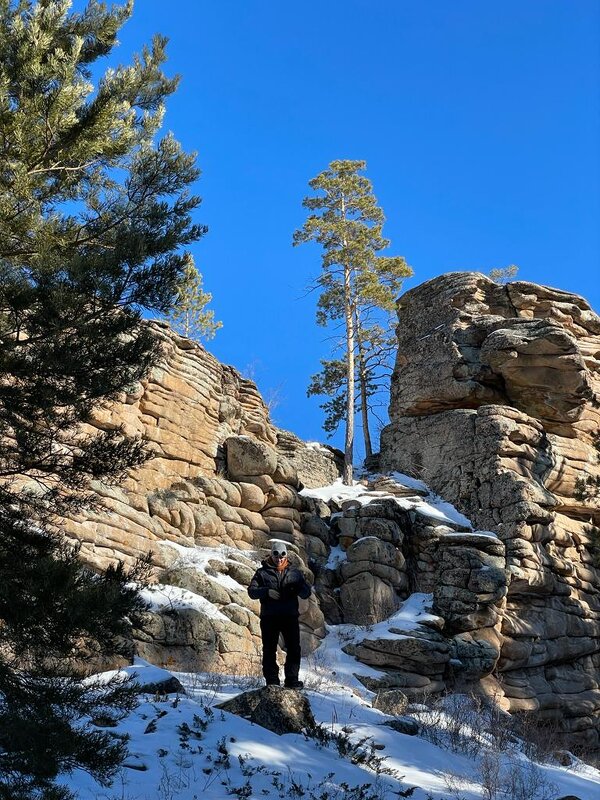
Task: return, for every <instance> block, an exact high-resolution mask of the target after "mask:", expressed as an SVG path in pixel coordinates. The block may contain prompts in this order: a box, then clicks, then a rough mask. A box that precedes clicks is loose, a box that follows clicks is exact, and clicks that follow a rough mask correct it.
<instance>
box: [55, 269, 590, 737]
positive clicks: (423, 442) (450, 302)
mask: <svg viewBox="0 0 600 800" xmlns="http://www.w3.org/2000/svg"><path fill="white" fill-rule="evenodd" d="M401 319H402V322H401V325H400V326H399V329H398V333H399V352H398V361H397V366H396V371H395V377H394V384H393V387H392V405H391V424H390V425H389V426H388V428H386V430H385V431H384V434H383V437H382V453H381V460H382V468H383V469H384V470H385V471H386V473H390V474H386V475H381V474H379V475H375V474H369V475H365V477H364V478H363V479H362V480H361V482H360V483H359V484H357V485H356V486H354V487H350V488H344V487H342V486H341V485H340V484H339V483H338V484H336V485H335V486H333V487H332V486H331V484H333V483H334V481H335V480H336V478H337V476H338V474H339V460H338V454H337V453H336V452H335V451H332V450H331V449H330V448H327V447H323V446H322V445H318V444H315V443H311V444H305V443H303V442H301V441H300V440H299V439H298V438H297V437H296V436H294V435H293V434H291V433H288V432H285V431H281V430H278V429H277V428H276V427H274V426H273V424H272V423H271V421H270V420H269V416H268V412H267V408H266V406H265V404H264V403H263V401H262V399H261V397H260V395H259V393H258V391H257V389H256V387H255V386H254V384H253V383H252V382H250V381H247V380H245V379H243V378H242V377H241V376H240V375H239V374H238V373H237V372H236V371H235V370H234V369H233V368H231V367H227V366H224V365H222V364H220V363H219V362H218V361H217V360H216V359H215V358H214V357H213V356H212V355H210V353H208V352H207V351H206V350H205V349H204V348H203V347H201V346H200V345H198V344H196V343H194V342H192V341H190V340H188V339H185V338H181V337H178V336H176V335H175V334H173V333H172V332H171V331H170V330H169V329H168V328H167V327H166V326H164V325H160V324H154V329H155V332H156V335H157V336H158V337H159V338H160V339H161V341H162V343H163V359H162V361H161V363H160V364H159V365H158V366H157V367H156V368H155V369H154V370H153V371H152V373H151V374H150V375H149V376H148V377H147V379H146V380H144V381H143V382H142V383H141V384H140V385H139V386H137V387H135V388H134V389H133V390H132V391H131V392H130V393H129V394H128V395H124V396H123V397H122V398H120V399H119V401H118V402H116V403H113V404H112V405H110V406H107V407H105V408H102V409H98V410H97V412H96V414H95V416H94V419H93V420H91V423H90V424H93V425H95V426H97V427H100V428H106V427H110V426H118V425H123V426H124V427H125V430H126V431H127V432H129V433H131V434H133V435H137V436H140V437H142V438H143V439H145V440H146V441H147V442H148V443H149V446H151V447H152V448H153V450H154V458H153V459H151V460H150V461H148V462H147V463H146V464H145V465H144V466H143V467H141V468H140V469H137V470H135V471H134V472H132V473H131V474H130V475H129V477H128V479H127V481H126V482H125V483H124V484H123V485H122V486H120V487H119V488H117V489H115V488H114V487H113V488H111V487H106V486H103V485H101V484H96V485H95V487H94V488H95V490H96V492H97V495H98V498H99V500H100V502H101V505H102V507H101V508H100V509H97V510H95V511H94V512H93V513H89V514H88V515H87V516H86V517H83V518H78V519H74V520H68V521H67V524H68V529H69V531H70V533H71V535H73V536H74V537H76V538H77V539H79V540H80V541H81V542H82V556H83V557H84V558H85V559H86V561H87V562H88V563H89V564H90V565H92V566H93V567H94V568H103V567H104V566H105V565H106V564H108V563H110V562H111V561H113V560H114V559H115V558H120V559H124V560H126V561H127V560H129V561H131V560H133V559H135V558H136V557H137V556H140V555H144V554H145V553H147V552H148V551H152V553H153V559H154V564H155V571H154V584H153V586H151V587H150V588H149V589H147V590H146V591H145V597H146V599H147V600H148V602H149V610H148V613H147V615H146V618H145V621H144V625H143V626H142V628H141V629H140V630H138V631H136V633H135V636H136V643H135V646H136V649H137V652H138V653H139V654H140V655H142V656H143V657H145V658H147V659H148V660H150V661H153V662H154V663H158V664H167V665H169V666H172V667H175V668H179V669H184V670H190V671H195V670H202V671H226V672H234V673H237V674H240V673H242V674H259V673H260V659H259V654H260V636H259V625H258V604H257V603H255V602H253V601H251V600H250V599H249V598H248V595H247V592H246V587H247V585H248V583H249V580H250V578H251V576H252V574H253V572H254V570H255V569H256V567H257V566H258V564H259V563H260V558H261V557H263V556H264V555H265V554H266V552H267V551H266V544H267V541H268V539H269V538H272V537H275V538H280V539H284V540H285V541H287V542H288V543H289V549H290V550H291V552H292V553H293V559H294V561H295V562H296V564H297V565H298V566H299V567H300V568H301V569H303V570H304V571H305V572H306V574H307V577H308V578H309V580H310V582H311V583H314V585H315V589H316V593H315V595H314V596H313V597H312V598H311V600H310V601H309V602H307V603H305V604H303V605H302V607H301V612H302V613H301V630H302V636H303V643H304V652H305V654H308V653H310V652H312V651H314V650H315V648H317V647H318V646H319V644H320V643H321V642H323V639H324V637H325V632H326V628H325V623H326V622H327V623H329V625H331V626H334V627H332V628H330V633H329V636H328V637H327V640H328V641H333V639H332V637H333V638H334V639H335V641H336V645H335V647H333V648H332V646H331V645H327V646H326V647H325V650H326V653H328V654H329V655H328V656H327V657H329V658H331V664H330V669H331V670H333V671H337V670H338V669H342V668H343V669H349V670H351V671H352V672H354V673H355V674H357V675H359V676H360V678H361V680H362V681H363V683H364V684H365V685H366V686H367V687H369V688H370V689H373V690H379V691H386V690H392V691H394V692H396V693H397V692H401V693H403V694H405V695H407V696H409V697H413V698H420V697H422V696H424V695H427V694H431V693H438V692H442V691H445V690H453V689H456V688H468V689H476V690H477V691H484V692H485V693H486V694H487V695H490V696H493V697H494V698H495V700H496V701H497V702H498V703H500V704H501V705H502V706H503V707H504V708H506V709H510V710H511V711H528V710H529V711H538V712H539V714H540V715H541V716H542V718H543V717H544V716H546V717H551V718H552V719H558V720H560V722H561V724H563V725H564V729H565V733H567V734H568V735H569V745H570V746H574V747H575V746H581V747H582V748H583V749H585V750H587V751H590V750H593V751H596V752H598V750H600V746H599V728H598V709H599V707H600V690H599V682H598V668H599V666H600V655H599V654H600V622H599V620H600V608H599V605H600V603H599V592H600V582H599V577H598V572H597V570H596V568H595V566H594V563H595V561H596V560H597V558H598V555H597V552H598V551H597V545H596V544H595V542H596V538H595V537H596V536H597V533H595V529H596V526H598V525H600V519H599V513H600V512H599V507H598V506H599V504H598V500H597V496H596V494H597V493H596V480H597V478H598V474H599V473H598V466H597V461H598V452H597V444H598V439H597V431H598V413H599V412H598V407H597V405H598V404H597V401H596V396H597V392H598V388H599V387H598V384H597V377H598V374H597V368H598V361H597V358H599V356H598V354H599V353H600V320H599V319H598V317H596V316H595V315H594V314H593V312H592V311H591V310H590V309H589V307H588V306H587V304H586V303H585V301H583V300H582V299H581V298H577V297H574V296H572V295H565V294H564V293H560V292H556V291H554V290H549V289H545V288H542V287H537V286H533V285H531V284H523V283H517V284H510V285H509V286H507V287H502V286H498V285H497V284H494V283H493V282H491V281H490V280H488V279H487V278H485V277H483V276H480V275H470V274H465V273H462V274H457V275H447V276H442V277H441V278H439V279H436V280H435V281H432V282H429V283H428V284H424V285H423V286H421V287H418V288H417V289H415V290H413V291H411V292H409V293H407V294H406V295H405V296H404V297H403V298H402V308H401ZM397 471H400V472H402V473H408V475H410V476H413V477H412V478H411V477H408V475H406V474H404V475H401V474H398V472H397ZM415 478H416V479H415ZM419 479H420V480H419ZM328 485H329V489H327V490H323V489H319V488H316V487H323V486H328ZM430 487H432V488H433V490H434V491H435V492H436V493H437V495H436V494H434V493H432V491H431V488H430ZM439 495H441V496H442V497H443V498H444V499H443V500H442V499H441V497H440V496H439ZM446 501H450V502H451V503H453V504H454V505H455V506H456V508H457V509H459V511H460V512H462V514H461V513H457V511H456V510H455V509H454V508H452V507H451V506H450V505H449V503H447V502H446ZM320 652H322V651H320ZM344 654H346V655H344ZM344 659H346V661H344ZM348 662H349V664H350V665H349V666H348ZM342 665H343V667H342Z"/></svg>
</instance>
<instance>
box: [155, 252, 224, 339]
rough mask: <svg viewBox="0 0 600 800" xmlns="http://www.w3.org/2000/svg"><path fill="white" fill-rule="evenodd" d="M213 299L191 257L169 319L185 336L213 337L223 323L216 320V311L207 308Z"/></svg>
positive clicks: (197, 337) (178, 287) (179, 285)
mask: <svg viewBox="0 0 600 800" xmlns="http://www.w3.org/2000/svg"><path fill="white" fill-rule="evenodd" d="M211 300H212V295H211V294H209V293H208V292H205V291H204V289H203V288H202V275H201V274H200V273H199V272H198V270H197V269H196V265H195V264H194V261H193V259H192V258H191V257H190V259H189V261H188V262H187V264H186V265H185V269H184V273H183V278H182V280H181V281H180V283H179V284H178V286H177V294H176V296H175V301H174V303H173V306H172V308H171V309H170V310H169V312H168V314H167V319H168V320H169V322H170V323H171V325H172V326H173V327H174V328H175V330H177V331H179V333H182V334H183V335H184V336H189V337H191V338H193V339H200V338H204V339H212V337H213V336H214V335H215V334H216V332H217V331H218V330H219V328H221V327H222V323H221V322H217V321H215V314H214V311H211V310H208V309H207V308H206V306H207V305H208V304H209V303H210V301H211Z"/></svg>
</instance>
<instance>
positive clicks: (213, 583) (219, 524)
mask: <svg viewBox="0 0 600 800" xmlns="http://www.w3.org/2000/svg"><path fill="white" fill-rule="evenodd" d="M151 324H152V327H153V329H154V332H155V334H156V336H157V337H158V338H159V339H160V340H161V343H162V347H163V357H162V360H161V362H160V363H159V365H158V366H156V367H155V368H154V369H153V370H152V372H151V373H150V374H149V375H148V377H147V378H146V379H145V380H143V381H142V382H141V383H140V384H139V385H138V386H136V387H134V388H133V389H132V390H131V392H130V393H129V394H123V395H122V397H120V398H119V399H118V400H117V401H116V402H114V403H111V404H107V405H106V406H104V407H102V408H99V409H96V411H95V413H94V417H93V419H92V420H91V421H90V424H91V425H93V426H95V427H96V428H100V429H110V428H116V427H119V426H122V427H123V429H124V430H125V432H126V433H127V434H129V435H132V436H137V437H140V438H142V439H143V440H144V441H146V442H147V443H148V445H149V447H151V448H152V450H153V453H154V457H153V458H152V459H150V460H149V461H147V462H146V463H145V464H144V465H143V466H142V467H140V468H138V469H136V470H133V471H132V472H131V473H130V474H129V475H128V477H127V479H126V480H125V482H124V483H123V484H122V485H120V486H119V487H110V486H106V485H103V484H101V483H99V482H96V483H95V484H94V485H93V488H94V490H95V492H96V495H97V497H98V500H99V502H100V507H99V508H97V509H95V510H94V511H93V512H89V513H88V514H87V515H86V516H84V517H79V518H77V519H72V520H67V521H66V525H67V531H68V532H69V533H70V535H72V536H73V537H74V538H76V539H77V540H78V541H79V542H80V543H81V545H82V547H81V555H82V558H83V559H84V560H85V561H86V562H87V563H89V564H90V565H91V566H93V567H94V568H96V569H103V568H105V567H106V566H107V565H108V564H110V563H112V562H113V561H115V560H116V559H120V560H122V561H124V562H126V563H133V561H134V560H135V559H136V558H138V557H141V556H145V555H146V554H147V553H148V552H151V553H152V558H153V563H154V581H155V582H157V584H158V585H157V587H156V589H155V592H154V595H153V597H152V611H151V612H149V613H148V615H147V616H146V620H145V625H144V629H143V630H140V631H137V633H136V636H137V640H138V641H137V650H138V652H139V654H140V655H142V656H144V657H145V658H148V659H150V660H152V661H154V662H155V663H168V664H169V665H171V666H175V667H180V668H183V669H203V670H228V671H231V672H233V671H239V670H240V669H244V670H246V671H248V672H249V673H256V672H257V671H260V664H259V659H258V654H259V652H260V631H259V626H258V616H257V612H258V603H256V602H254V601H251V600H250V599H249V598H248V596H247V593H246V587H247V585H248V583H249V581H250V579H251V577H252V575H253V573H254V570H255V569H256V568H257V566H258V565H259V563H260V558H261V557H264V556H266V555H267V553H268V550H267V549H266V547H267V543H268V540H269V539H270V538H272V537H276V538H282V539H285V540H286V541H288V542H290V545H291V548H290V549H291V551H292V552H293V555H292V558H293V559H294V560H295V561H296V563H297V564H298V566H299V567H300V568H302V569H304V570H305V571H306V572H307V575H308V576H309V578H311V579H312V576H311V575H310V570H309V569H308V566H307V564H308V558H309V555H308V554H307V549H308V550H310V553H313V554H317V555H318V554H323V552H324V547H325V546H324V544H323V542H322V541H321V540H320V539H319V538H318V537H316V536H315V537H311V536H310V535H307V536H305V535H303V534H302V533H301V521H302V519H301V514H302V511H303V505H302V503H303V501H302V499H301V498H300V497H299V495H298V489H299V488H300V486H301V485H302V479H303V478H304V477H308V480H309V481H310V474H311V473H310V471H305V473H302V472H301V475H302V478H301V477H300V476H299V473H298V469H297V467H296V463H304V459H303V449H307V450H308V451H309V453H308V455H307V457H306V463H307V464H309V465H310V466H311V469H312V470H313V472H314V473H315V474H319V472H320V471H321V472H323V473H324V474H330V473H331V469H332V466H331V465H332V463H334V460H333V458H332V454H331V453H330V452H329V451H328V450H326V449H325V448H323V450H320V449H319V448H314V447H313V448H303V446H302V443H301V442H300V440H298V441H297V442H294V447H293V448H292V449H293V453H292V458H290V457H289V455H290V454H289V450H290V447H287V449H286V448H283V450H278V449H277V444H278V439H279V438H285V432H283V431H278V430H277V429H276V428H275V427H274V426H273V425H272V424H271V422H270V420H269V416H268V410H267V408H266V406H265V404H264V402H263V400H262V398H261V397H260V395H259V393H258V391H257V389H256V386H255V385H254V383H252V382H251V381H248V380H245V379H244V378H242V377H241V376H240V375H239V373H238V372H237V371H236V370H235V369H233V368H232V367H229V366H226V365H223V364H221V363H220V362H219V361H218V360H217V359H216V358H215V357H214V356H212V355H211V354H210V353H209V352H207V351H206V350H205V349H204V347H202V346H201V345H199V344H198V343H196V342H193V341H192V340H190V339H186V338H184V337H180V336H178V335H176V334H174V333H173V332H172V331H170V329H169V328H168V326H166V325H165V324H161V323H151ZM289 438H290V440H293V439H295V438H296V437H293V435H290V436H289ZM286 453H287V454H286ZM202 554H204V556H202ZM176 590H177V591H176ZM197 597H200V598H203V599H204V600H205V601H206V603H205V604H204V605H201V606H199V605H198V602H197V601H195V600H194V598H197ZM186 598H187V599H186ZM190 598H191V599H190ZM301 623H302V635H303V639H304V646H305V649H306V650H307V651H310V650H312V649H314V647H315V646H316V645H317V643H318V641H319V639H320V637H322V636H323V634H324V629H323V615H322V614H321V612H320V610H319V607H318V604H317V601H316V598H315V597H313V598H311V600H310V601H309V602H307V603H305V604H304V607H303V614H302V617H301Z"/></svg>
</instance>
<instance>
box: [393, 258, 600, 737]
mask: <svg viewBox="0 0 600 800" xmlns="http://www.w3.org/2000/svg"><path fill="white" fill-rule="evenodd" d="M399 313H400V319H401V324H400V325H399V327H398V356H397V361H396V368H395V373H394V379H393V384H392V397H391V405H390V419H391V423H390V425H389V426H388V427H387V428H385V430H384V431H383V434H382V440H381V468H382V469H383V470H400V471H402V472H405V473H408V474H410V475H414V476H416V477H420V478H422V479H423V480H425V481H426V482H427V483H428V484H429V485H430V486H431V487H432V488H433V489H434V490H435V491H436V492H438V493H439V494H441V495H442V496H443V497H444V498H445V499H447V500H448V501H450V502H452V503H454V504H455V505H456V507H457V508H458V509H460V510H461V511H462V512H464V513H465V514H466V515H467V516H468V517H469V518H470V519H471V521H472V522H473V524H474V525H475V526H476V527H478V528H481V529H483V530H490V531H494V532H495V533H496V534H497V536H498V538H499V540H500V542H501V544H502V545H503V546H504V548H505V555H503V554H502V552H501V550H500V548H497V546H496V545H494V547H493V548H491V549H488V550H487V551H486V553H485V557H483V556H482V555H481V551H480V548H478V547H477V548H476V550H475V551H471V546H470V545H468V546H467V547H465V546H464V545H462V544H461V545H460V548H461V550H462V552H457V551H455V552H453V550H454V547H455V545H454V544H453V543H452V541H451V538H450V539H448V540H447V541H444V542H443V545H442V550H441V551H440V550H439V548H438V550H437V552H438V554H439V556H440V558H441V561H440V569H441V570H442V571H443V572H444V573H445V575H446V576H447V580H446V582H447V583H450V584H451V583H452V581H454V579H455V578H456V580H457V581H458V583H459V584H460V583H462V584H464V582H465V578H466V576H468V578H467V584H468V588H469V589H470V590H471V589H473V590H476V594H477V595H479V596H481V597H485V596H486V595H489V594H490V593H491V595H492V597H493V596H494V594H495V593H497V591H498V589H497V582H496V580H495V577H496V576H497V574H498V573H500V572H503V573H504V574H505V576H506V584H507V596H506V600H505V601H504V605H502V604H497V603H495V602H492V604H491V605H490V606H489V607H488V608H487V609H484V608H482V607H480V606H478V604H477V603H476V604H475V605H473V602H472V600H471V599H469V598H468V597H467V596H466V595H464V597H463V594H462V593H463V592H464V586H463V587H462V588H461V591H460V593H459V592H453V591H450V590H449V591H448V592H447V593H446V592H444V593H442V595H441V596H440V594H439V592H438V596H437V598H436V604H437V608H438V610H439V612H440V614H441V615H442V616H443V617H444V619H445V620H446V626H445V630H446V631H451V630H454V631H457V632H461V629H462V631H463V632H464V633H465V634H469V630H468V629H469V627H470V626H473V625H475V626H480V624H481V623H482V622H485V623H486V624H487V628H486V630H487V631H488V632H489V631H493V635H490V634H489V633H488V635H486V637H485V638H482V636H481V634H480V633H475V636H473V633H474V631H472V630H471V631H470V635H471V638H472V639H474V640H477V644H478V645H481V643H482V641H485V642H486V646H491V647H493V648H496V649H499V657H498V659H497V661H496V663H495V666H494V672H493V677H490V678H489V679H488V689H489V690H490V691H493V692H494V693H495V694H496V695H497V696H498V697H500V698H502V699H503V702H504V705H505V707H506V708H508V709H509V710H511V711H521V710H532V711H538V712H539V714H540V716H542V717H556V718H558V719H559V720H560V721H561V722H562V723H563V725H564V728H565V731H566V732H568V733H569V734H570V737H571V740H572V741H573V742H575V743H578V744H580V745H581V746H583V747H586V748H591V749H595V750H598V749H599V748H600V725H599V719H600V574H599V572H598V569H597V566H598V564H599V563H600V559H599V544H600V538H599V537H600V500H599V494H600V492H599V491H598V489H599V486H600V466H599V455H600V453H599V447H600V438H599V424H598V423H599V422H600V318H599V317H598V316H597V315H596V314H594V312H593V311H592V310H591V309H590V307H589V305H588V304H587V303H586V301H585V300H584V299H583V298H581V297H578V296H576V295H572V294H567V293H564V292H560V291H557V290H554V289H549V288H547V287H542V286H536V285H534V284H530V283H525V282H515V283H511V284H508V285H506V286H500V285H498V284H495V283H494V282H492V281H491V280H489V279H488V278H486V277H484V276H483V275H479V274H473V273H453V274H449V275H444V276H441V277H439V278H436V279H434V280H432V281H429V282H427V283H425V284H423V285H421V286H419V287H417V288H416V289H413V290H411V291H409V292H407V293H406V294H405V295H404V296H403V297H402V298H401V300H400V310H399ZM486 559H487V561H486ZM504 559H505V563H503V562H504ZM495 587H496V588H495Z"/></svg>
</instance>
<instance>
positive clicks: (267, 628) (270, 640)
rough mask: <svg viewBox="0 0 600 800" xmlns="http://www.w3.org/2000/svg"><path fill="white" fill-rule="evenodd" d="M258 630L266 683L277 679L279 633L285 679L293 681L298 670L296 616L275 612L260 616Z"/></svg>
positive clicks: (296, 676)
mask: <svg viewBox="0 0 600 800" xmlns="http://www.w3.org/2000/svg"><path fill="white" fill-rule="evenodd" d="M260 632H261V634H262V645H263V655H262V668H263V675H264V677H265V680H266V682H267V683H277V682H278V681H279V667H278V666H277V643H278V642H279V634H281V635H282V636H283V641H284V642H285V650H286V659H285V667H284V670H285V681H286V683H295V682H296V681H297V680H298V672H299V670H300V655H301V652H300V625H299V623H298V617H296V616H290V615H289V614H275V615H273V616H268V617H261V618H260Z"/></svg>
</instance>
